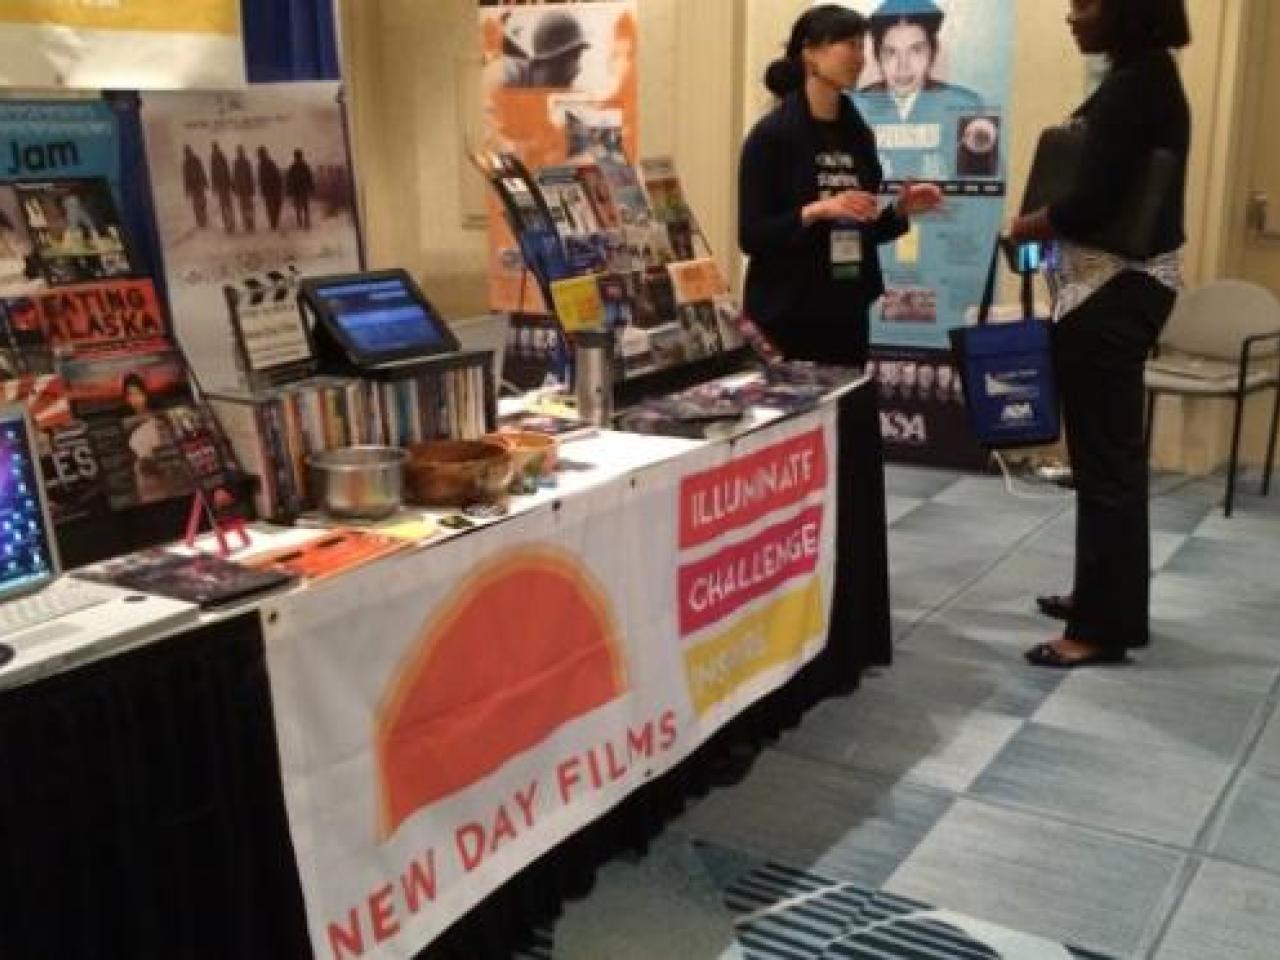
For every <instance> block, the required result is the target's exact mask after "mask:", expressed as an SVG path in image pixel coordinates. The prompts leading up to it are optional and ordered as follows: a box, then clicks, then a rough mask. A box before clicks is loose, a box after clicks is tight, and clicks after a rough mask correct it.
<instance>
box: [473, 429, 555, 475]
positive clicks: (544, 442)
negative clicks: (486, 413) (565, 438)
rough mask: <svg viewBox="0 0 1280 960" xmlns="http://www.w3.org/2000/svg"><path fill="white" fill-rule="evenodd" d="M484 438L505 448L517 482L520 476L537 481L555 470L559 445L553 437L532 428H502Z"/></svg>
mask: <svg viewBox="0 0 1280 960" xmlns="http://www.w3.org/2000/svg"><path fill="white" fill-rule="evenodd" d="M484 439H485V440H486V441H488V442H490V443H500V444H502V445H503V446H504V447H506V448H507V450H508V452H510V454H511V460H512V462H513V464H514V466H515V479H516V481H517V482H518V481H519V480H520V478H522V477H523V478H527V479H530V480H533V481H537V480H540V479H542V478H543V477H549V476H551V475H552V474H554V473H555V472H556V455H557V453H558V452H559V448H560V445H559V443H557V442H556V438H555V437H552V436H548V435H547V434H545V433H538V432H536V431H532V430H503V431H500V432H498V433H491V434H489V435H487V436H486V437H485V438H484Z"/></svg>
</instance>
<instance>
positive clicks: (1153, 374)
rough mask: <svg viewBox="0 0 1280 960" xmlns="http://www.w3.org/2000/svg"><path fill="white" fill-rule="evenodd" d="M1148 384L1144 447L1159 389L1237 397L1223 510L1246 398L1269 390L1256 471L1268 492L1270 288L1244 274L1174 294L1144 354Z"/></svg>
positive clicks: (1272, 361)
mask: <svg viewBox="0 0 1280 960" xmlns="http://www.w3.org/2000/svg"><path fill="white" fill-rule="evenodd" d="M1146 385H1147V452H1148V454H1150V451H1151V434H1152V420H1153V419H1154V417H1155V401H1156V397H1157V396H1158V395H1159V394H1162V393H1163V394H1173V395H1178V396H1184V397H1230V398H1231V399H1233V400H1234V401H1235V422H1234V424H1233V425H1232V432H1231V459H1230V462H1229V463H1228V464H1227V497H1226V503H1225V506H1224V512H1225V514H1226V515H1227V516H1228V517H1229V516H1231V508H1232V504H1233V502H1234V500H1235V486H1236V467H1237V460H1238V459H1239V456H1240V428H1241V425H1242V421H1243V419H1244V406H1245V400H1246V399H1247V398H1248V397H1249V395H1250V394H1254V393H1257V392H1259V391H1261V390H1273V391H1275V393H1276V400H1275V404H1274V406H1273V407H1272V410H1271V431H1270V433H1269V434H1268V437H1267V460H1266V465H1265V467H1264V468H1263V473H1262V493H1263V495H1264V496H1265V495H1266V494H1267V493H1268V492H1269V491H1270V487H1271V464H1272V461H1273V459H1274V458H1275V452H1276V427H1277V424H1278V423H1280V301H1277V300H1276V298H1275V296H1274V295H1273V294H1272V293H1271V292H1270V291H1269V290H1267V289H1266V288H1265V287H1260V286H1258V285H1257V284H1256V283H1248V282H1246V281H1243V280H1218V281H1215V282H1213V283H1209V284H1206V285H1204V286H1202V287H1197V288H1196V289H1195V290H1191V291H1189V292H1187V293H1185V294H1183V295H1182V296H1181V297H1179V298H1178V303H1177V306H1175V307H1174V309H1173V314H1172V316H1170V317H1169V322H1168V323H1167V324H1166V325H1165V328H1164V332H1163V333H1162V334H1161V335H1160V344H1159V348H1158V352H1157V355H1156V356H1155V357H1154V358H1153V359H1151V360H1148V361H1147V368H1146Z"/></svg>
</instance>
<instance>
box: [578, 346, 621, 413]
mask: <svg viewBox="0 0 1280 960" xmlns="http://www.w3.org/2000/svg"><path fill="white" fill-rule="evenodd" d="M573 346H574V354H573V381H574V384H573V385H574V391H575V392H576V393H577V396H578V416H579V417H580V418H581V419H582V420H583V421H584V422H586V423H590V424H592V425H594V426H597V427H607V426H609V423H610V421H611V420H612V418H613V334H612V333H611V332H609V331H607V330H584V331H580V332H578V333H576V334H575V335H574V337H573Z"/></svg>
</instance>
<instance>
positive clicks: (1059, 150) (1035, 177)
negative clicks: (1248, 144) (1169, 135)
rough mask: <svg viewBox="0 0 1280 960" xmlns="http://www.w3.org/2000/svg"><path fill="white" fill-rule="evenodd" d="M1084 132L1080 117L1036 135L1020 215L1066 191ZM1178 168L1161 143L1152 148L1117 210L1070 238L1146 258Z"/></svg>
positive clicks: (1081, 152) (1080, 154) (1077, 168)
mask: <svg viewBox="0 0 1280 960" xmlns="http://www.w3.org/2000/svg"><path fill="white" fill-rule="evenodd" d="M1087 137H1088V127H1087V125H1086V123H1085V122H1084V121H1083V120H1080V119H1077V120H1074V121H1072V122H1071V123H1068V124H1064V125H1062V126H1058V127H1050V128H1049V129H1047V130H1045V131H1044V133H1042V134H1041V135H1040V141H1039V143H1038V144H1037V145H1036V154H1035V159H1034V160H1033V161H1032V163H1031V174H1030V176H1029V177H1028V178H1027V187H1026V192H1025V193H1024V194H1023V196H1022V208H1021V213H1022V214H1023V215H1026V214H1028V213H1033V212H1034V211H1036V210H1039V209H1040V208H1041V207H1046V206H1049V205H1050V204H1052V203H1055V202H1057V201H1058V200H1061V199H1062V198H1064V197H1066V196H1068V195H1069V194H1070V192H1071V190H1072V188H1073V187H1074V186H1075V184H1076V179H1077V177H1078V175H1079V171H1080V163H1081V160H1082V159H1083V156H1084V146H1085V142H1086V139H1087ZM1177 172H1178V156H1177V154H1175V153H1174V152H1173V151H1172V150H1166V149H1163V148H1156V149H1155V150H1152V151H1151V153H1150V154H1148V155H1147V159H1146V162H1145V163H1144V164H1143V165H1142V167H1141V168H1140V169H1139V171H1138V172H1137V175H1136V176H1135V177H1134V181H1133V185H1132V188H1131V189H1130V190H1129V192H1128V193H1127V194H1126V195H1125V198H1124V202H1123V204H1122V205H1121V207H1120V209H1119V210H1118V211H1117V213H1116V216H1115V217H1114V218H1113V219H1112V220H1111V221H1110V222H1109V223H1107V224H1105V225H1103V226H1102V227H1100V228H1099V229H1097V230H1096V231H1094V232H1093V233H1092V234H1090V235H1089V236H1087V237H1075V238H1073V239H1076V240H1078V241H1080V242H1082V243H1085V244H1087V245H1088V246H1091V247H1097V248H1098V249H1100V250H1106V251H1107V252H1108V253H1114V254H1116V255H1117V256H1121V257H1125V258H1127V259H1130V260H1146V259H1147V258H1148V257H1150V256H1151V255H1152V253H1154V251H1153V250H1152V246H1153V244H1154V242H1155V232H1156V218H1157V217H1158V216H1159V215H1160V206H1161V204H1163V203H1164V200H1165V197H1166V196H1167V195H1168V193H1169V190H1170V189H1172V187H1173V184H1174V178H1175V176H1176V174H1177Z"/></svg>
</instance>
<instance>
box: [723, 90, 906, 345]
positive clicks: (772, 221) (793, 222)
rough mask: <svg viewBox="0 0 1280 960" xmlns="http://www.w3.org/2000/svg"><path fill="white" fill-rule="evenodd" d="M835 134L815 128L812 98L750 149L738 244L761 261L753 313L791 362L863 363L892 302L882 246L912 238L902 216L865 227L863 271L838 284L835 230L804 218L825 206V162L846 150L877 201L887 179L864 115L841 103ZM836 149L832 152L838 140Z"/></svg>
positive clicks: (750, 282)
mask: <svg viewBox="0 0 1280 960" xmlns="http://www.w3.org/2000/svg"><path fill="white" fill-rule="evenodd" d="M840 102H841V107H840V117H839V120H838V121H837V122H835V123H834V124H830V125H828V126H829V128H830V129H829V130H827V131H825V132H824V130H823V128H822V126H821V125H820V124H819V123H818V122H817V121H815V120H814V119H813V117H812V115H811V113H810V110H809V102H808V99H807V98H806V97H805V95H804V94H803V93H802V92H797V93H793V94H791V95H790V96H788V97H786V98H785V99H784V100H783V101H782V102H781V103H780V104H779V105H778V106H777V107H776V108H775V109H774V110H773V111H772V112H770V113H769V114H767V115H766V116H765V117H763V118H762V119H761V120H760V121H759V122H758V123H757V124H756V125H755V127H754V129H752V131H751V133H750V134H749V135H748V137H747V140H746V142H745V143H744V144H743V147H742V159H741V168H740V181H739V184H740V186H739V191H740V192H739V207H738V211H739V212H738V242H739V245H740V246H741V247H742V250H743V252H744V253H746V254H747V255H748V256H749V257H751V264H750V266H749V267H748V269H747V284H746V298H745V299H746V304H745V306H746V311H747V315H748V316H750V317H751V319H752V320H754V321H755V322H756V323H757V324H759V325H760V327H761V328H762V329H763V330H764V331H765V332H766V333H767V334H768V335H769V336H770V338H771V339H773V340H774V342H775V343H776V344H777V345H778V347H779V348H780V349H781V350H782V351H783V353H784V354H786V355H787V356H789V357H792V358H796V359H812V360H826V361H828V362H833V363H840V362H843V363H861V362H862V361H863V360H864V359H865V358H866V352H867V340H868V326H869V324H868V311H869V309H870V307H871V305H872V304H873V303H874V302H875V301H876V300H877V299H878V298H879V297H880V296H881V295H882V294H883V293H884V279H883V277H882V275H881V272H880V259H879V256H878V253H877V250H876V247H877V246H878V245H879V244H882V243H886V242H888V241H891V240H894V239H897V238H898V237H900V236H902V234H904V233H906V231H907V229H908V224H907V221H906V220H905V219H904V218H902V217H900V216H899V215H898V214H897V212H896V208H895V207H887V208H886V209H885V210H884V212H883V213H882V214H881V216H880V218H879V219H878V220H876V221H874V222H872V223H869V224H866V225H865V226H863V227H862V228H861V232H862V238H863V244H862V257H863V262H862V271H861V276H859V277H858V278H857V279H854V280H849V279H835V278H834V277H833V275H832V269H831V252H830V235H831V224H830V223H828V222H824V221H819V222H817V223H814V224H811V225H810V226H808V227H806V226H804V225H803V223H802V221H801V215H800V211H801V208H803V207H804V206H805V205H806V204H809V203H812V202H813V201H815V200H817V199H819V188H818V169H817V160H816V157H817V154H818V152H819V151H820V150H824V149H830V148H831V147H832V146H838V147H839V148H840V149H842V150H843V151H845V152H847V153H848V154H850V155H851V156H852V157H853V159H854V162H855V166H856V171H857V176H858V180H859V187H860V189H862V190H865V191H867V192H868V193H872V194H875V193H877V192H878V191H879V189H880V184H881V181H882V180H883V179H884V173H883V170H882V168H881V166H880V158H879V155H878V154H877V151H876V141H875V135H874V134H873V133H872V131H871V128H870V127H869V126H868V125H867V123H866V121H865V120H863V119H862V116H861V115H860V114H859V113H858V111H857V108H855V107H854V105H853V104H852V103H850V102H849V101H848V99H847V98H844V97H842V98H841V101H840ZM833 140H834V141H836V143H834V144H833V143H832V141H833Z"/></svg>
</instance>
